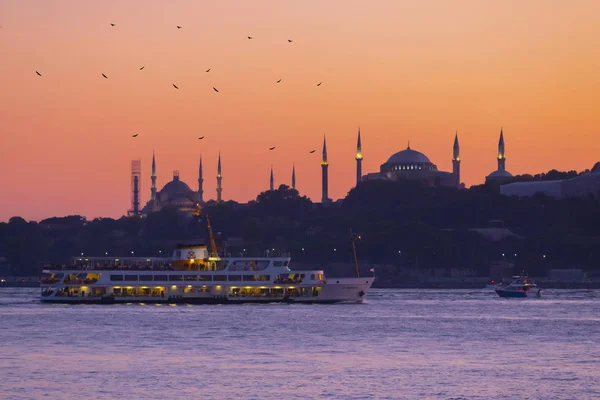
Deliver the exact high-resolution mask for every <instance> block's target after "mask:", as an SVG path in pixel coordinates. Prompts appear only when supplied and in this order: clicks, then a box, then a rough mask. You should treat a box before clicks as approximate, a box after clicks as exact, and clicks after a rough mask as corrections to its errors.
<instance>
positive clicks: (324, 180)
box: [321, 136, 329, 204]
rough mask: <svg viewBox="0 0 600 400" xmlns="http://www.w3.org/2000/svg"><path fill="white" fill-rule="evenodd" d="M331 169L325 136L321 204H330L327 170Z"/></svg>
mask: <svg viewBox="0 0 600 400" xmlns="http://www.w3.org/2000/svg"><path fill="white" fill-rule="evenodd" d="M328 168H329V163H328V162H327V140H326V138H325V136H323V160H322V161H321V192H322V196H321V203H323V204H325V203H328V202H329V195H328V190H327V189H328V186H329V185H328V183H329V182H328V179H327V169H328Z"/></svg>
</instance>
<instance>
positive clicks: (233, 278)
mask: <svg viewBox="0 0 600 400" xmlns="http://www.w3.org/2000/svg"><path fill="white" fill-rule="evenodd" d="M241 280H242V276H241V275H229V282H239V281H241Z"/></svg>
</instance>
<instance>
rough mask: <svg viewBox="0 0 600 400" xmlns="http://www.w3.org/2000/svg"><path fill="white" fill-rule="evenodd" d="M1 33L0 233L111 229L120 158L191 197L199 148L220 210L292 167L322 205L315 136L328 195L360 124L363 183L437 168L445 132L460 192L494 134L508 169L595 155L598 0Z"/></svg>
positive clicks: (206, 14)
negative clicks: (44, 227) (89, 222)
mask: <svg viewBox="0 0 600 400" xmlns="http://www.w3.org/2000/svg"><path fill="white" fill-rule="evenodd" d="M111 22H112V23H115V24H116V26H115V27H111V26H110V23H111ZM0 25H1V26H2V28H0V171H1V172H0V188H1V189H0V190H1V194H0V220H8V219H9V218H10V217H11V216H14V215H20V216H23V217H24V218H27V219H36V220H39V219H41V218H44V217H49V216H54V215H68V214H82V215H85V216H88V217H90V218H91V217H97V216H110V217H119V216H120V215H123V214H124V213H125V212H126V210H127V208H128V207H129V201H130V192H129V190H130V176H129V173H130V162H131V160H132V159H138V158H139V159H141V160H142V163H143V166H142V173H143V180H142V190H143V191H142V199H143V201H144V202H145V201H147V200H148V197H149V193H150V178H149V174H150V161H151V156H152V149H155V150H156V156H157V167H158V186H159V189H160V188H161V187H162V186H163V185H164V184H165V183H166V182H168V181H169V180H170V179H171V177H172V171H173V170H174V169H178V170H180V173H181V178H182V180H184V181H186V182H187V183H188V184H189V185H190V186H191V187H192V189H196V188H197V183H196V179H197V176H196V175H197V169H198V158H199V155H200V153H202V155H203V158H204V175H205V176H204V179H205V197H206V198H214V197H215V191H214V188H215V185H216V183H215V179H214V177H215V174H216V161H217V152H218V151H219V150H220V151H221V153H222V158H223V188H224V189H223V197H224V198H225V199H234V200H236V201H242V202H244V201H247V200H249V199H253V198H255V197H256V195H257V193H258V192H260V191H262V190H265V189H267V188H268V184H269V168H270V165H271V164H273V166H274V170H275V182H276V185H279V184H280V183H287V184H289V183H290V176H291V169H292V162H295V164H296V172H297V187H298V189H299V190H300V192H301V193H302V194H306V195H308V196H309V197H310V198H312V199H313V200H314V201H318V200H319V199H320V165H319V161H320V159H319V157H320V155H319V153H320V149H321V145H322V138H323V134H327V141H328V142H327V144H328V153H329V154H328V155H329V163H330V168H329V173H330V178H329V182H330V188H329V193H330V196H331V197H333V198H339V197H343V196H345V194H346V193H347V192H348V190H349V189H350V188H351V187H352V185H353V183H354V179H355V170H354V168H355V163H354V158H353V157H354V153H355V145H356V129H357V126H358V125H360V127H361V131H362V139H363V154H364V157H365V158H364V162H363V173H367V172H375V171H378V169H379V165H380V164H381V163H383V162H385V161H386V160H387V158H388V157H389V156H390V155H391V154H392V153H394V152H396V151H398V150H401V149H403V148H405V147H406V143H407V141H408V140H410V142H411V147H412V148H413V149H415V150H419V151H422V152H424V153H425V154H427V155H428V156H429V158H430V159H431V161H432V162H434V163H435V164H437V166H438V168H439V169H441V170H446V171H448V170H451V157H452V142H453V139H454V132H455V130H458V133H459V138H460V144H461V158H462V160H463V161H462V180H463V181H464V182H465V183H466V184H467V185H468V186H469V185H473V184H478V183H482V182H483V180H484V177H485V175H487V174H488V173H489V172H491V171H492V170H494V169H495V168H496V158H495V157H496V146H497V142H498V134H499V131H500V127H501V126H503V127H504V132H505V138H506V153H507V169H508V170H509V171H510V172H512V173H513V174H521V173H537V172H542V171H547V170H549V169H551V168H557V169H561V170H568V169H576V170H583V169H586V168H591V167H592V166H593V164H594V162H596V161H598V160H600V154H599V152H598V149H599V145H598V137H599V136H598V133H599V128H598V127H599V126H600V113H599V112H598V105H599V103H600V102H599V101H598V96H599V93H600V73H599V71H600V2H598V1H595V0H590V1H583V0H582V1H571V2H566V1H564V2H560V1H541V0H540V1H533V0H531V1H494V2H486V1H479V0H473V1H460V2H455V1H418V2H417V1H401V0H385V1H384V0H381V1H375V0H374V1H369V2H366V1H363V0H361V1H354V0H335V1H334V0H328V1H322V0H315V1H312V0H304V1H297V2H288V1H259V0H253V1H226V0H219V1H212V2H204V1H202V2H201V1H195V0H189V1H184V0H179V1H168V2H167V1H158V0H157V1H148V0H146V1H120V0H115V1H112V0H104V1H101V2H91V1H79V0H62V1H61V0H39V1H33V0H3V1H2V2H0ZM176 25H181V26H182V27H183V28H182V29H177V28H176ZM248 35H250V36H253V37H254V39H253V40H248V39H246V36H248ZM288 38H291V39H293V40H294V42H293V43H291V44H290V43H288V42H287V39H288ZM141 66H145V69H144V70H143V71H140V70H139V68H140V67H141ZM208 68H211V71H210V72H209V73H205V72H204V71H205V70H206V69H208ZM36 70H38V71H40V72H41V73H42V74H43V76H42V77H38V76H36V74H35V71H36ZM101 73H105V74H106V75H107V76H108V77H109V79H104V78H102V76H101ZM280 78H281V79H282V82H281V83H280V84H276V83H275V82H276V81H277V80H278V79H280ZM321 81H322V82H323V85H322V86H321V87H316V84H317V83H318V82H321ZM173 83H175V84H176V85H178V86H179V88H180V89H179V90H175V89H174V88H173V87H172V86H171V85H172V84H173ZM213 86H215V87H217V88H218V89H219V90H220V93H215V92H213V91H212V87H213ZM133 133H139V134H140V135H139V137H138V138H136V139H132V138H131V135H132V134H133ZM202 135H205V136H206V138H205V139H204V140H203V141H199V140H197V137H198V136H202ZM270 146H277V149H276V150H275V151H272V152H270V151H268V147H270ZM311 149H317V152H316V153H315V154H309V153H308V152H309V150H311Z"/></svg>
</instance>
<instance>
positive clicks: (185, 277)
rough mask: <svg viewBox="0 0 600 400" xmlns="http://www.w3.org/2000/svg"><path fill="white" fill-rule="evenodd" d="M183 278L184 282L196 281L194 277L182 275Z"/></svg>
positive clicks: (196, 278)
mask: <svg viewBox="0 0 600 400" xmlns="http://www.w3.org/2000/svg"><path fill="white" fill-rule="evenodd" d="M183 278H184V280H186V281H196V280H198V277H197V276H196V275H184V277H183Z"/></svg>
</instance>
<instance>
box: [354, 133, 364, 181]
mask: <svg viewBox="0 0 600 400" xmlns="http://www.w3.org/2000/svg"><path fill="white" fill-rule="evenodd" d="M355 158H356V186H358V184H359V183H360V181H361V179H362V160H363V156H362V147H361V145H360V127H359V128H358V141H357V142H356V157H355Z"/></svg>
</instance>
